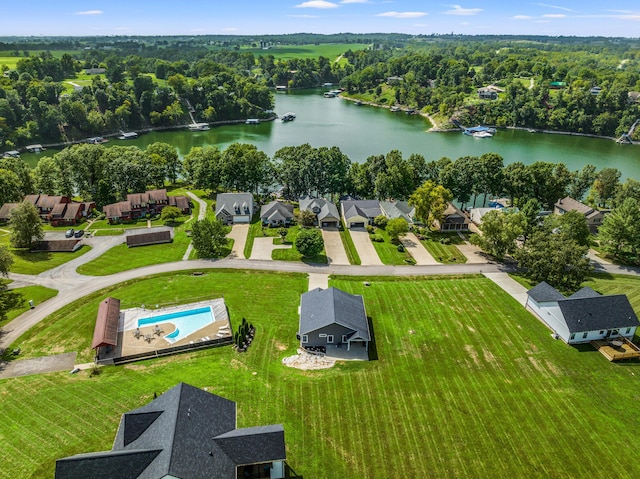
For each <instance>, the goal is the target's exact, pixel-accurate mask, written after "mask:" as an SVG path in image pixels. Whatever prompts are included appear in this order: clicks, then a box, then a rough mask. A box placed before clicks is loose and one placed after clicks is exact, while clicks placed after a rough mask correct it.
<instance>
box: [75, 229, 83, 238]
mask: <svg viewBox="0 0 640 479" xmlns="http://www.w3.org/2000/svg"><path fill="white" fill-rule="evenodd" d="M73 236H75V237H76V238H82V237H83V236H84V230H78V231H76V232H75V233H74V235H73Z"/></svg>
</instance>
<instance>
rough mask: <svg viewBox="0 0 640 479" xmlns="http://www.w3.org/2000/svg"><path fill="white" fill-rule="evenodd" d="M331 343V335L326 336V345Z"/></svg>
mask: <svg viewBox="0 0 640 479" xmlns="http://www.w3.org/2000/svg"><path fill="white" fill-rule="evenodd" d="M331 343H333V334H328V335H327V344H331Z"/></svg>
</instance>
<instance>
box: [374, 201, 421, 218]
mask: <svg viewBox="0 0 640 479" xmlns="http://www.w3.org/2000/svg"><path fill="white" fill-rule="evenodd" d="M380 209H381V210H382V211H384V213H385V215H386V216H387V217H388V218H390V219H394V218H402V219H404V220H405V221H406V222H407V223H409V224H412V223H413V215H414V214H415V211H416V209H415V208H414V207H413V206H409V203H408V202H406V201H381V202H380Z"/></svg>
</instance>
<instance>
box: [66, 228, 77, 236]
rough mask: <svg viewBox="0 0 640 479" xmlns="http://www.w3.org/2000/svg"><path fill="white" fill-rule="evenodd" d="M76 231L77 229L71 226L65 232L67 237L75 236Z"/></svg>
mask: <svg viewBox="0 0 640 479" xmlns="http://www.w3.org/2000/svg"><path fill="white" fill-rule="evenodd" d="M74 233H75V231H74V230H73V228H69V229H68V230H67V232H66V233H65V234H64V237H65V238H71V237H73V235H74Z"/></svg>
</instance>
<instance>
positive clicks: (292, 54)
mask: <svg viewBox="0 0 640 479" xmlns="http://www.w3.org/2000/svg"><path fill="white" fill-rule="evenodd" d="M369 46H370V45H369V44H366V43H322V44H320V45H311V44H309V45H273V46H271V47H270V48H269V49H268V50H261V49H260V48H243V49H242V51H243V52H251V53H253V54H254V55H256V56H264V55H273V56H274V58H275V59H276V60H291V59H294V58H318V57H320V56H323V57H325V58H328V59H329V60H336V59H337V58H338V57H339V56H340V55H342V54H343V53H344V52H346V51H347V50H351V51H353V52H356V51H358V50H364V49H366V48H369Z"/></svg>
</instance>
